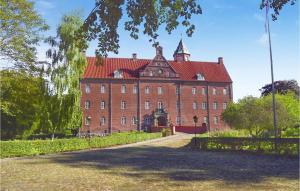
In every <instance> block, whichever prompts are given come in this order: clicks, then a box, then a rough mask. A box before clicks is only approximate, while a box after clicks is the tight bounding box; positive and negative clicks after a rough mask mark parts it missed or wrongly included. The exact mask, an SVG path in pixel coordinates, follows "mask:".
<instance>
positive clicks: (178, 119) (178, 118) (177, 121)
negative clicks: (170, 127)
mask: <svg viewBox="0 0 300 191" xmlns="http://www.w3.org/2000/svg"><path fill="white" fill-rule="evenodd" d="M176 124H177V125H179V124H180V117H179V116H177V117H176Z"/></svg>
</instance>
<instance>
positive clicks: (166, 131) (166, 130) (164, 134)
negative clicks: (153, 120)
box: [161, 128, 172, 137]
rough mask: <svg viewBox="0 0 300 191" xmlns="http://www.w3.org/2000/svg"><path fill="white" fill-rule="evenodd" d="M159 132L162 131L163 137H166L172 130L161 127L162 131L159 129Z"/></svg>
mask: <svg viewBox="0 0 300 191" xmlns="http://www.w3.org/2000/svg"><path fill="white" fill-rule="evenodd" d="M161 133H162V136H163V137H167V136H170V135H172V131H171V129H169V128H163V129H162V131H161Z"/></svg>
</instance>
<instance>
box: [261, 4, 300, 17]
mask: <svg viewBox="0 0 300 191" xmlns="http://www.w3.org/2000/svg"><path fill="white" fill-rule="evenodd" d="M267 1H269V3H268V4H269V6H270V8H271V9H273V10H274V13H272V19H273V21H275V20H277V18H278V16H279V14H280V11H281V9H282V8H283V7H284V6H285V5H286V4H288V3H290V5H294V4H295V3H296V0H262V1H261V4H260V8H261V9H264V8H265V7H266V4H267Z"/></svg>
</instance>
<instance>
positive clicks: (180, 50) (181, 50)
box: [173, 34, 190, 62]
mask: <svg viewBox="0 0 300 191" xmlns="http://www.w3.org/2000/svg"><path fill="white" fill-rule="evenodd" d="M181 35H182V34H181ZM173 57H174V60H175V61H179V62H180V61H189V59H190V53H189V51H188V49H187V47H186V46H185V44H184V43H183V40H182V36H181V39H180V41H179V44H178V46H177V48H176V50H175V52H174V54H173Z"/></svg>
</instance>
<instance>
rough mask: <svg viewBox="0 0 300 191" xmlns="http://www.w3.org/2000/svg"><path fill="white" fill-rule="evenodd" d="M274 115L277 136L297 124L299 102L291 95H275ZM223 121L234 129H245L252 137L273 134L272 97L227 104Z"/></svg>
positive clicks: (247, 99) (252, 98)
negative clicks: (275, 115) (275, 114)
mask: <svg viewBox="0 0 300 191" xmlns="http://www.w3.org/2000/svg"><path fill="white" fill-rule="evenodd" d="M276 113H277V125H278V131H279V134H281V131H286V130H287V129H289V128H296V127H297V124H299V115H300V108H299V100H298V99H296V98H295V96H294V95H293V94H291V93H289V94H286V95H276ZM222 118H223V120H224V121H225V122H226V123H228V124H229V125H230V126H231V127H232V128H234V129H245V130H247V131H248V132H249V134H250V135H251V136H253V137H262V136H270V135H273V134H274V129H273V115H272V97H271V96H270V95H269V96H265V97H261V98H255V97H252V96H249V97H245V98H243V99H241V100H239V101H238V103H231V104H229V106H228V108H227V109H226V110H225V111H224V112H223V113H222Z"/></svg>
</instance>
